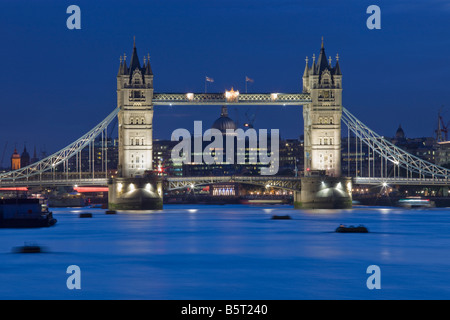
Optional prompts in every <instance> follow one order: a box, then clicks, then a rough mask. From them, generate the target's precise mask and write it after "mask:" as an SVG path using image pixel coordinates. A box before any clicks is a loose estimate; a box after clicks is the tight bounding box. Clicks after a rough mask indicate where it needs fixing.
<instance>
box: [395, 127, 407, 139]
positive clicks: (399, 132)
mask: <svg viewBox="0 0 450 320" xmlns="http://www.w3.org/2000/svg"><path fill="white" fill-rule="evenodd" d="M395 138H396V139H397V140H399V139H405V132H404V131H403V129H402V126H401V125H399V126H398V129H397V132H396V133H395Z"/></svg>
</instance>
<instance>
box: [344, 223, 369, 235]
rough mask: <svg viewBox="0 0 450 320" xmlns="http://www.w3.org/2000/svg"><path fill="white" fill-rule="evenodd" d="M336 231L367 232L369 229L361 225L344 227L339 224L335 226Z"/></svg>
mask: <svg viewBox="0 0 450 320" xmlns="http://www.w3.org/2000/svg"><path fill="white" fill-rule="evenodd" d="M336 232H338V233H368V232H369V230H368V229H367V228H366V227H364V226H363V225H359V226H357V227H355V226H349V227H346V226H344V225H342V224H341V225H340V226H339V227H337V228H336Z"/></svg>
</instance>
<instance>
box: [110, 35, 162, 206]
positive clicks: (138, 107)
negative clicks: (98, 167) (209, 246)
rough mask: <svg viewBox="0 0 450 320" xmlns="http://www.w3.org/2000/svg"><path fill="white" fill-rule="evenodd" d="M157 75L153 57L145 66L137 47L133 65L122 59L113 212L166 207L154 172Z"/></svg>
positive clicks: (111, 191)
mask: <svg viewBox="0 0 450 320" xmlns="http://www.w3.org/2000/svg"><path fill="white" fill-rule="evenodd" d="M152 101H153V72H152V68H151V66H150V57H149V56H147V59H146V58H144V65H143V66H142V67H141V64H140V62H139V58H138V55H137V50H136V42H135V43H134V45H133V54H132V55H131V60H130V64H129V65H127V61H126V56H125V55H124V57H123V59H122V57H121V59H120V66H119V72H118V74H117V107H118V108H120V111H119V114H118V119H119V165H118V176H117V177H115V178H113V179H110V181H108V187H109V192H108V207H109V209H110V210H155V209H162V207H163V192H162V181H161V179H159V178H158V177H155V176H154V175H153V174H152V172H151V170H152V151H153V102H152Z"/></svg>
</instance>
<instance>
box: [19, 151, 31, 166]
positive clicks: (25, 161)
mask: <svg viewBox="0 0 450 320" xmlns="http://www.w3.org/2000/svg"><path fill="white" fill-rule="evenodd" d="M29 164H30V154H29V153H28V152H27V147H26V146H24V147H23V152H22V155H21V156H20V167H21V168H23V167H26V166H28V165H29Z"/></svg>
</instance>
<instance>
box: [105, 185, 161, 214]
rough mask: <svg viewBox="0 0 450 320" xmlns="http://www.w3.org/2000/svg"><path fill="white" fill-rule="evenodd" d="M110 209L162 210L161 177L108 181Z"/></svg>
mask: <svg viewBox="0 0 450 320" xmlns="http://www.w3.org/2000/svg"><path fill="white" fill-rule="evenodd" d="M108 187H109V192H108V208H109V210H161V209H162V208H163V189H162V179H161V178H159V177H142V178H114V179H110V180H109V181H108Z"/></svg>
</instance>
